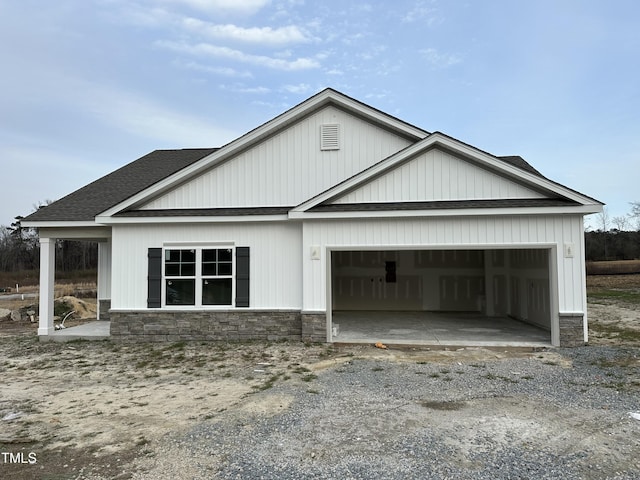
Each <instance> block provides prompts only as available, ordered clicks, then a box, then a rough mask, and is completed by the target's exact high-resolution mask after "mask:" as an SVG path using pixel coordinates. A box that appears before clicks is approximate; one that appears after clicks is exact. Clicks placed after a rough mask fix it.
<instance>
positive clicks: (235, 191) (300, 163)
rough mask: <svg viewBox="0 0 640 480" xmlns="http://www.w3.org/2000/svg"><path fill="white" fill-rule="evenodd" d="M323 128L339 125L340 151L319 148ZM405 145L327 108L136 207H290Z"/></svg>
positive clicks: (340, 112) (394, 136)
mask: <svg viewBox="0 0 640 480" xmlns="http://www.w3.org/2000/svg"><path fill="white" fill-rule="evenodd" d="M323 125H338V127H339V128H338V134H339V136H340V138H339V148H337V149H333V148H331V149H323V148H321V147H322V146H321V126H323ZM410 143H411V142H410V141H409V140H408V139H406V138H402V137H400V136H398V135H397V134H394V133H391V132H389V131H386V130H384V129H382V128H380V127H378V126H376V125H374V124H372V123H369V122H367V121H364V120H362V119H360V118H357V117H355V116H353V115H351V114H349V113H347V112H345V111H344V110H341V109H339V108H336V107H333V106H327V107H325V108H323V109H321V110H319V111H317V112H315V113H313V114H311V115H310V116H308V117H306V118H304V119H303V120H301V121H299V122H297V123H295V124H293V125H291V126H289V127H288V128H286V129H284V130H282V131H280V132H278V133H276V134H274V135H273V136H271V137H269V138H267V139H266V140H264V141H262V142H260V143H259V144H257V145H255V146H253V147H252V148H249V149H248V150H246V151H244V152H242V153H240V154H238V155H237V156H234V158H233V159H232V160H231V161H228V162H226V163H223V164H220V165H218V166H216V167H214V168H212V169H210V170H209V171H207V172H204V173H203V174H201V175H200V176H198V177H197V178H194V179H192V180H190V181H188V182H186V183H185V184H183V185H180V186H178V187H176V188H174V189H173V190H171V191H169V192H167V193H165V194H163V195H161V196H159V197H158V198H156V199H154V200H152V201H150V202H148V203H147V204H145V205H143V206H142V207H140V208H141V209H143V210H144V209H173V208H215V207H255V206H295V205H298V204H300V203H302V202H304V201H306V200H308V199H309V198H311V197H313V196H315V195H317V194H318V193H320V192H323V191H324V190H327V189H328V188H330V187H333V186H334V185H335V184H336V183H339V182H341V181H343V180H345V179H346V178H349V177H351V176H353V175H355V174H356V173H358V172H360V171H361V170H364V169H365V168H367V167H369V166H371V165H372V164H374V163H377V162H378V161H380V160H382V159H383V158H386V157H388V156H390V155H392V154H394V153H396V152H398V151H399V150H402V149H403V148H405V147H407V146H408V145H409V144H410Z"/></svg>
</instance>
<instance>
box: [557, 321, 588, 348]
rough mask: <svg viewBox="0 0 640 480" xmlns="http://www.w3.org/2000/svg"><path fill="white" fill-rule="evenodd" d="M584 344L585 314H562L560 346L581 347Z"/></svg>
mask: <svg viewBox="0 0 640 480" xmlns="http://www.w3.org/2000/svg"><path fill="white" fill-rule="evenodd" d="M582 345H584V315H582V314H579V313H561V314H560V346H561V347H579V346H582Z"/></svg>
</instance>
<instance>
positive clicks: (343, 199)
mask: <svg viewBox="0 0 640 480" xmlns="http://www.w3.org/2000/svg"><path fill="white" fill-rule="evenodd" d="M547 196H548V195H545V194H544V193H542V192H540V191H538V190H534V189H533V188H531V187H530V186H526V185H523V184H522V183H520V182H518V181H517V179H514V178H508V177H506V176H504V175H502V174H501V173H500V172H497V171H495V170H490V169H488V168H483V167H482V166H479V165H478V164H476V163H474V162H472V161H469V160H468V159H464V158H460V157H459V156H457V155H455V154H453V153H451V152H450V151H447V150H443V149H441V148H439V147H437V146H436V147H434V148H430V149H427V150H425V151H423V152H421V153H419V154H417V155H416V156H414V157H412V158H409V159H407V160H406V161H404V162H403V163H399V164H397V165H394V166H393V167H391V168H389V169H387V170H385V171H384V172H383V173H381V174H380V175H378V176H376V177H375V178H372V179H369V181H366V182H364V183H362V184H360V185H359V186H357V187H356V188H353V189H352V190H350V191H348V192H345V193H344V194H343V195H339V196H337V197H336V198H334V199H332V200H331V202H330V203H334V204H347V203H382V202H396V203H397V202H426V201H448V200H495V199H508V198H512V199H515V198H546V197H547Z"/></svg>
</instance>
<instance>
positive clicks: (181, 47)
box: [156, 40, 320, 71]
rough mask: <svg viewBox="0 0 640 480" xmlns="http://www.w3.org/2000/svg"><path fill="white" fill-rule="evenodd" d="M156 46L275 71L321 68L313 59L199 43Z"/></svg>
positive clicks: (162, 43)
mask: <svg viewBox="0 0 640 480" xmlns="http://www.w3.org/2000/svg"><path fill="white" fill-rule="evenodd" d="M156 45H157V46H159V47H161V48H166V49H168V50H173V51H175V52H182V53H187V54H189V55H206V56H211V57H217V58H226V59H229V60H234V61H237V62H242V63H249V64H251V65H258V66H262V67H267V68H272V69H274V70H285V71H295V70H309V69H313V68H318V67H320V64H319V63H318V61H317V60H315V59H312V58H297V59H295V60H292V61H289V60H284V59H281V58H272V57H267V56H264V55H252V54H249V53H244V52H242V51H240V50H235V49H232V48H229V47H220V46H217V45H211V44H209V43H198V44H195V45H190V44H187V43H185V42H171V41H165V40H161V41H158V42H156Z"/></svg>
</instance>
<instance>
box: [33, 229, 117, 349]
mask: <svg viewBox="0 0 640 480" xmlns="http://www.w3.org/2000/svg"><path fill="white" fill-rule="evenodd" d="M38 234H39V239H40V289H39V290H40V301H39V315H38V336H39V337H40V339H41V340H43V341H46V340H51V339H55V338H63V337H67V338H69V337H71V336H72V335H76V334H77V335H78V336H79V337H83V336H87V337H96V336H97V337H103V336H105V335H106V336H108V335H109V329H108V327H109V322H108V320H109V309H110V306H111V229H110V228H108V227H95V226H94V227H74V228H46V227H40V228H39V231H38ZM58 240H76V241H87V242H96V243H97V245H98V247H97V248H98V275H97V299H96V300H97V314H96V316H97V321H96V322H91V323H88V324H85V325H80V326H77V327H72V328H68V329H63V330H56V329H55V325H54V319H55V314H54V286H55V278H56V275H55V274H56V242H57V241H58ZM93 323H95V324H96V325H92V324H93ZM76 329H80V330H76ZM71 330H73V332H72V333H70V332H69V331H71ZM105 332H106V333H105Z"/></svg>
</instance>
